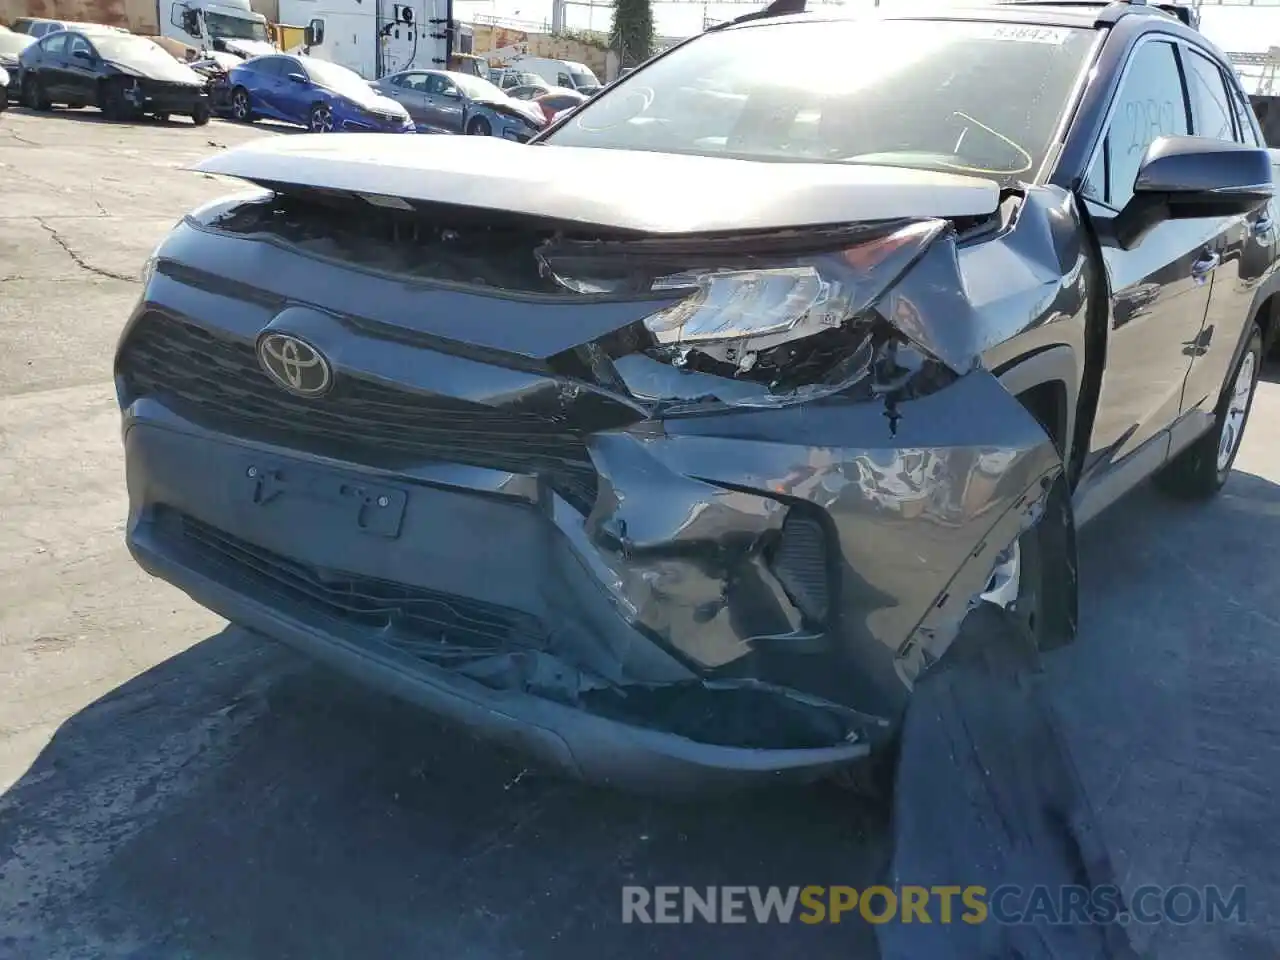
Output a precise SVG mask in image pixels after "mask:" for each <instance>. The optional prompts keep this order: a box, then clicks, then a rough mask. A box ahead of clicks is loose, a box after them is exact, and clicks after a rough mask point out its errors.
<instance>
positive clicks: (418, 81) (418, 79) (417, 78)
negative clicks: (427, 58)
mask: <svg viewBox="0 0 1280 960" xmlns="http://www.w3.org/2000/svg"><path fill="white" fill-rule="evenodd" d="M395 85H396V86H397V87H403V88H404V89H405V90H412V91H413V92H414V93H425V92H426V90H427V75H426V74H425V73H402V74H400V76H398V77H396V79H395Z"/></svg>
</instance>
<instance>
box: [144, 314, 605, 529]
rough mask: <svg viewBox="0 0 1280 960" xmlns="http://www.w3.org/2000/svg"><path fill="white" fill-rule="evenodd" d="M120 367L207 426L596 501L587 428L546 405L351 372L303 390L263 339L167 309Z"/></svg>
mask: <svg viewBox="0 0 1280 960" xmlns="http://www.w3.org/2000/svg"><path fill="white" fill-rule="evenodd" d="M119 372H120V374H121V375H122V376H123V377H124V379H125V382H126V384H127V385H128V389H129V392H130V393H131V395H133V396H135V397H144V396H155V397H157V398H158V399H161V400H162V401H163V402H165V403H166V404H167V405H169V406H171V407H172V408H173V409H174V410H175V411H176V412H179V413H181V414H182V415H183V416H185V417H187V418H188V419H190V420H192V421H193V422H195V423H199V424H202V425H204V426H207V427H208V428H209V429H213V430H218V431H220V432H224V433H232V434H234V435H236V436H241V437H244V438H246V439H256V440H261V441H263V442H267V443H273V444H277V445H279V446H285V447H289V448H291V449H297V450H304V451H307V452H310V453H317V454H320V455H322V456H330V457H334V458H335V459H341V460H346V461H348V462H352V463H363V464H367V465H369V466H375V467H381V468H385V469H396V468H400V467H407V466H411V465H413V464H415V463H420V462H421V461H423V460H440V461H445V462H450V463H465V464H470V465H472V466H478V467H489V468H491V469H496V470H510V471H513V472H517V473H532V474H538V475H541V476H543V477H545V478H546V480H547V482H548V483H549V484H550V485H551V487H552V488H553V489H554V490H556V491H557V492H558V493H559V494H560V495H561V496H562V497H564V498H565V499H566V500H567V501H569V502H570V503H572V504H573V505H574V506H575V507H577V508H578V509H579V510H582V511H583V512H587V511H589V510H590V509H591V505H592V504H593V503H594V502H595V497H596V479H597V478H596V472H595V468H594V466H593V465H592V463H591V458H590V456H589V455H588V453H587V448H586V444H585V442H584V441H583V438H582V436H581V435H579V434H577V433H575V432H573V431H572V430H570V429H568V428H566V427H565V425H564V424H563V423H561V422H558V421H556V420H553V419H552V418H551V417H549V416H545V415H542V414H538V413H532V412H527V411H510V410H499V409H495V408H493V407H486V406H484V405H482V404H476V403H467V402H465V401H460V400H452V399H449V398H444V397H433V396H428V395H424V394H419V393H414V392H411V391H408V390H403V389H399V388H396V387H392V386H387V385H385V384H381V383H377V382H375V381H372V380H366V379H363V378H360V377H353V376H348V375H341V376H338V377H336V378H335V380H334V387H333V390H332V391H331V392H330V393H328V394H326V395H325V396H323V397H320V398H317V399H305V400H304V399H302V398H299V397H295V396H293V395H292V394H289V393H287V392H285V391H284V390H283V389H281V388H280V387H278V386H276V385H275V383H274V382H273V381H272V380H270V379H269V378H268V377H267V375H266V374H265V373H264V372H263V371H262V369H261V368H260V367H259V366H258V361H257V355H256V353H255V351H254V346H253V344H251V343H245V342H243V341H240V340H235V339H232V338H230V337H228V336H226V335H224V334H221V333H215V332H213V331H210V330H206V329H204V328H202V327H198V326H195V325H194V324H190V323H187V322H185V321H181V320H177V319H173V318H170V317H167V316H162V315H158V314H148V315H146V316H144V317H142V318H141V319H140V320H139V322H138V323H137V324H136V326H135V327H134V329H133V331H132V332H131V333H130V335H129V338H128V340H127V342H126V343H125V344H124V346H123V348H122V350H121V353H120V362H119Z"/></svg>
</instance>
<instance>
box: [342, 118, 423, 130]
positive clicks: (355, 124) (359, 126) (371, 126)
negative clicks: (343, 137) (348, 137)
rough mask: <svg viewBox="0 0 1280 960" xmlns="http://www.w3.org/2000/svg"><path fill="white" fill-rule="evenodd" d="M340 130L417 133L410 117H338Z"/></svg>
mask: <svg viewBox="0 0 1280 960" xmlns="http://www.w3.org/2000/svg"><path fill="white" fill-rule="evenodd" d="M338 125H339V129H341V130H344V131H346V132H348V133H417V132H418V129H417V127H416V126H414V123H413V121H412V120H410V119H409V117H408V116H404V117H381V116H375V115H363V114H361V115H358V116H353V115H350V114H344V115H341V116H339V117H338Z"/></svg>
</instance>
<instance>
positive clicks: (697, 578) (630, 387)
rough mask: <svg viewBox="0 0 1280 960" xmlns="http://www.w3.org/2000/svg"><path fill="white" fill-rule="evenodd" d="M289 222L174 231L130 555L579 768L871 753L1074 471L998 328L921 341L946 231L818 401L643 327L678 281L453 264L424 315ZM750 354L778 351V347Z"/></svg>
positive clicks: (138, 450) (132, 444)
mask: <svg viewBox="0 0 1280 960" xmlns="http://www.w3.org/2000/svg"><path fill="white" fill-rule="evenodd" d="M933 236H934V237H935V238H936V237H937V236H938V234H937V232H935V233H934V235H933ZM300 242H301V241H299V240H298V238H297V237H292V238H290V240H289V242H279V240H278V239H277V240H276V241H273V242H263V240H262V238H261V237H260V236H256V235H255V236H247V235H243V234H241V235H237V234H236V233H235V232H234V231H207V230H205V229H203V228H201V227H198V226H197V225H195V224H191V223H188V224H184V225H182V226H180V227H179V228H178V229H177V230H176V231H175V233H174V234H173V235H172V236H171V237H170V238H169V240H168V241H166V243H165V245H163V246H162V248H161V250H160V251H158V257H157V261H156V264H155V266H154V269H153V270H152V272H151V273H150V275H149V277H148V281H147V287H146V291H145V293H144V298H143V301H142V302H141V304H140V306H139V308H138V311H137V312H136V314H135V316H134V318H133V320H132V321H131V323H130V325H129V327H128V328H127V329H126V331H125V333H124V335H123V338H122V343H121V349H120V353H119V356H118V358H117V388H118V392H119V395H120V400H121V404H122V407H123V409H124V415H125V425H124V427H125V447H126V459H127V473H128V484H129V494H130V519H129V526H128V540H129V545H130V549H131V550H132V552H133V554H134V556H135V557H136V558H137V560H138V562H139V563H140V564H141V565H142V566H143V567H144V568H145V569H147V570H148V571H149V572H151V573H153V574H155V575H157V576H160V577H162V578H164V579H166V580H168V581H170V582H172V583H174V584H176V585H177V586H179V587H180V588H181V589H183V590H185V591H187V592H188V593H189V594H190V595H191V596H192V597H194V598H195V599H196V600H197V601H199V602H200V603H202V604H204V605H205V606H207V607H209V608H210V609H212V610H214V611H215V612H217V613H219V614H220V615H222V616H224V617H226V618H228V619H230V620H232V621H233V622H236V623H240V624H243V625H244V626H247V627H249V628H251V629H254V630H257V631H259V632H261V633H263V634H266V635H268V636H271V637H274V638H276V639H279V640H282V641H284V642H287V643H290V644H293V645H295V646H297V647H299V648H302V649H304V650H306V651H308V652H310V653H312V654H313V655H315V656H317V657H319V658H321V659H323V660H325V661H327V662H329V663H331V664H334V665H336V666H338V667H339V668H341V669H344V670H346V671H348V672H350V673H352V674H354V675H356V676H359V677H361V678H363V679H365V680H367V681H369V682H372V683H375V684H376V685H378V686H380V687H382V688H383V689H385V690H387V691H388V692H391V693H394V694H396V695H399V696H402V697H405V698H408V699H410V700H413V701H415V702H418V703H421V704H424V705H426V706H428V707H430V708H431V709H433V710H435V711H437V712H439V713H440V714H442V715H444V716H446V717H450V718H452V719H454V720H456V721H459V722H461V723H463V724H464V725H466V726H468V727H470V728H471V729H473V730H474V731H475V732H477V733H480V734H484V735H488V736H492V737H495V738H497V739H500V740H504V741H507V742H509V743H511V744H514V745H516V746H518V747H519V748H521V749H523V750H526V751H528V752H530V753H531V754H533V755H535V756H537V757H539V758H540V759H542V760H543V761H544V762H547V763H550V764H552V765H554V766H557V767H559V768H562V769H563V770H565V771H567V772H569V773H571V774H574V775H578V776H582V777H585V778H588V779H592V780H598V781H605V782H609V783H614V784H619V785H625V786H628V787H633V788H636V787H639V788H644V787H646V786H647V787H654V786H659V787H661V788H662V789H669V788H671V787H674V786H679V785H680V784H681V783H684V782H688V783H690V784H691V785H692V784H695V783H696V784H697V785H704V784H705V783H707V782H708V781H722V782H725V783H727V784H736V783H739V782H741V781H743V780H744V779H751V778H758V777H760V776H761V775H775V776H776V775H791V776H797V777H814V776H818V775H821V774H823V773H826V772H829V771H831V770H832V769H834V768H837V767H840V766H843V765H846V764H849V763H852V762H856V761H858V760H859V759H861V758H863V757H865V756H867V754H868V753H869V752H870V751H871V750H872V749H873V748H874V747H875V746H876V745H877V743H878V742H880V741H881V740H883V739H884V738H885V737H887V736H888V735H889V733H890V731H891V729H892V725H893V723H894V722H895V721H896V719H897V717H898V716H899V714H900V712H901V710H902V708H903V705H904V703H905V698H906V697H907V696H908V694H909V692H910V689H911V686H912V684H913V682H914V681H915V679H916V677H917V676H919V674H920V673H921V671H922V670H924V669H926V668H927V667H928V666H929V665H930V664H931V663H933V662H934V661H935V660H936V659H937V658H939V657H940V656H941V655H942V653H943V652H944V651H945V649H946V647H947V646H948V644H949V643H950V642H951V640H952V638H953V637H954V636H955V633H956V631H957V629H958V627H959V623H960V621H961V620H962V619H963V617H964V615H965V613H966V612H967V611H968V610H969V609H970V607H971V605H972V603H973V601H974V599H975V597H977V596H978V595H979V594H981V592H982V591H983V589H984V587H985V586H986V584H987V581H988V579H989V578H990V576H991V572H992V569H993V567H994V566H995V565H996V563H997V561H998V560H999V558H1000V557H1001V555H1002V553H1003V552H1004V551H1005V550H1006V549H1007V548H1008V547H1009V545H1010V544H1012V543H1013V542H1015V541H1016V540H1017V539H1018V537H1019V536H1020V534H1021V533H1022V532H1023V531H1024V530H1026V529H1027V528H1028V527H1029V526H1031V525H1032V524H1034V523H1035V521H1036V519H1037V517H1038V516H1039V513H1040V510H1041V509H1042V507H1043V505H1044V503H1045V500H1046V498H1047V496H1048V492H1049V489H1050V486H1051V484H1052V481H1053V480H1054V479H1055V478H1056V477H1057V475H1058V473H1059V472H1060V470H1061V463H1060V461H1059V458H1058V454H1057V452H1056V450H1055V449H1054V446H1053V444H1052V443H1051V441H1050V440H1049V438H1048V437H1047V436H1046V434H1045V433H1044V431H1043V430H1042V429H1041V427H1040V426H1039V424H1037V423H1036V421H1035V420H1034V418H1032V417H1031V416H1030V415H1029V414H1028V413H1027V412H1026V411H1025V410H1024V408H1023V407H1022V406H1021V405H1020V404H1019V403H1018V402H1017V401H1016V400H1015V399H1014V398H1012V397H1011V396H1010V395H1009V394H1008V393H1007V392H1006V391H1005V390H1004V389H1003V388H1002V387H1001V386H1000V384H999V382H998V381H997V380H996V379H995V378H994V377H993V376H992V375H991V374H990V373H988V372H986V371H985V370H983V369H981V368H980V367H979V366H978V364H977V352H976V351H977V350H978V349H980V348H981V346H982V344H981V343H979V342H978V341H977V338H975V337H972V336H970V337H969V339H968V340H966V339H965V336H964V335H963V334H962V333H960V332H957V331H956V330H955V329H954V328H953V327H948V328H947V329H946V331H945V332H946V339H945V340H944V339H940V338H939V339H936V340H935V341H934V342H933V343H930V344H929V347H930V349H931V350H932V353H927V354H926V353H919V352H917V350H918V346H919V341H929V340H930V337H931V334H930V327H929V325H930V323H931V322H932V323H939V322H940V318H942V317H943V316H945V315H947V314H949V316H950V318H951V319H955V317H956V311H957V310H958V309H959V308H960V307H962V306H963V303H962V302H958V301H957V299H956V298H955V297H952V298H950V299H949V300H948V301H947V302H946V303H942V302H939V300H938V293H937V291H938V290H943V289H945V285H943V284H939V283H937V282H936V281H937V279H938V274H937V271H939V270H943V271H949V272H952V273H954V270H955V248H954V245H953V244H952V243H951V241H950V239H949V234H948V239H946V240H945V241H943V242H939V243H937V244H935V245H934V246H933V247H930V248H929V249H928V251H927V252H926V253H925V255H924V256H923V257H915V258H914V260H913V262H914V264H915V266H914V269H915V271H917V273H918V275H919V277H920V278H921V280H920V283H918V284H914V285H913V284H904V283H899V284H897V285H896V286H895V287H894V291H893V296H892V297H891V298H889V299H886V300H884V301H882V309H884V310H886V311H892V312H893V313H894V314H895V315H896V316H897V318H898V319H897V321H896V322H895V326H896V327H897V328H898V330H899V332H900V333H902V334H904V336H903V338H900V339H898V340H896V341H895V346H896V347H897V348H899V352H898V353H895V354H894V358H895V359H894V362H893V363H890V364H888V365H887V367H886V365H885V364H883V363H879V362H878V361H875V360H874V359H871V360H868V363H867V366H866V367H865V368H864V369H862V371H861V373H860V374H859V375H857V376H853V375H851V376H850V378H849V379H848V380H847V381H834V382H829V383H828V385H829V386H834V388H833V389H824V390H822V391H821V392H820V393H819V394H817V395H814V397H813V399H811V400H810V399H803V400H801V399H797V400H796V401H795V402H790V401H788V402H776V401H770V400H769V399H768V397H770V396H772V397H778V396H780V395H782V394H780V393H778V392H777V391H775V390H772V389H771V390H769V391H766V393H763V394H762V393H761V392H760V390H759V389H758V387H759V383H760V382H767V380H768V378H767V377H762V378H761V379H760V380H758V381H755V382H753V381H751V380H749V379H746V378H744V379H741V380H738V379H734V378H731V377H730V378H726V377H725V376H723V375H722V371H723V364H725V363H730V362H734V359H735V358H734V357H733V356H732V355H731V356H728V357H726V356H725V355H724V354H723V353H720V354H718V355H717V356H715V357H713V358H712V360H711V361H709V362H705V363H704V362H702V360H705V358H702V360H699V359H698V358H696V357H695V358H694V360H693V361H692V362H691V363H685V364H683V365H682V364H679V363H672V362H664V360H666V361H670V360H671V359H672V357H671V355H670V354H669V353H665V354H664V353H662V352H661V351H660V350H659V351H654V350H650V351H647V352H646V351H643V350H636V349H634V346H633V345H632V346H628V345H627V344H628V343H629V342H630V341H627V340H626V338H625V337H620V334H619V331H624V330H629V329H630V330H634V327H635V324H636V323H637V322H638V321H640V320H641V319H642V318H643V317H645V316H648V315H650V314H652V313H653V311H654V310H655V309H659V308H662V307H664V305H667V304H670V303H671V302H673V301H672V300H671V299H666V300H663V299H661V298H658V299H657V300H656V301H655V300H652V299H651V300H650V301H647V302H640V303H637V302H634V301H630V300H623V301H619V300H616V299H614V300H608V299H605V300H599V301H596V300H591V299H588V300H586V301H585V302H581V303H572V302H569V301H566V300H564V299H560V300H554V301H551V300H548V301H546V302H542V301H539V300H537V299H536V298H514V299H511V298H508V299H504V298H497V297H494V296H493V295H492V294H485V293H484V292H478V291H475V290H465V289H461V288H449V289H441V288H435V289H433V292H432V293H431V296H432V298H433V299H434V305H433V309H431V310H423V309H422V296H423V294H422V288H421V287H418V286H415V284H414V283H413V282H405V281H404V280H403V279H400V280H396V281H394V282H388V278H387V277H386V276H385V275H379V274H377V273H375V272H371V271H369V270H366V269H359V268H356V267H353V266H344V265H342V263H340V262H338V259H337V258H334V257H331V258H330V259H328V260H327V261H326V262H325V263H324V264H323V266H322V267H319V266H318V265H317V260H316V258H315V251H314V250H307V249H305V248H304V247H302V246H300V245H299V244H300ZM330 252H332V251H330ZM340 252H341V254H342V259H343V260H344V261H345V262H346V263H348V264H349V263H350V259H351V256H352V249H351V248H346V249H344V250H342V251H340ZM560 252H561V253H562V252H563V251H562V250H561V251H560ZM930 258H936V262H930ZM552 259H554V258H552ZM192 264H200V265H201V266H200V267H198V268H196V267H193V266H191V265H192ZM317 269H323V270H324V276H325V277H326V282H325V283H324V284H323V287H322V289H320V290H319V292H318V293H316V294H315V296H314V300H315V302H312V303H309V304H307V305H305V306H304V305H299V304H298V303H297V301H296V299H295V297H296V292H297V291H298V290H300V289H308V287H307V285H306V284H305V283H303V282H302V280H303V278H304V277H306V276H312V277H314V276H315V271H316V270H317ZM596 279H598V278H596ZM309 289H316V288H315V286H314V285H312V286H311V287H310V288H309ZM951 289H953V290H958V289H959V287H958V286H957V285H952V287H951ZM370 304H377V309H378V315H377V316H376V317H370V316H369V305H370ZM885 304H888V305H889V306H884V305H885ZM459 318H464V319H465V323H466V334H465V339H466V340H467V341H468V342H469V344H470V347H469V348H468V349H466V350H462V349H459V348H458V342H459V340H461V339H463V337H460V336H459V335H458V333H457V332H456V331H454V330H451V328H450V324H457V323H459V322H461V321H460V320H459ZM931 318H934V319H931ZM912 323H914V324H915V326H914V327H912V326H911V324H912ZM959 326H960V327H961V328H962V329H963V327H964V326H965V325H963V324H961V325H959ZM936 329H938V330H940V331H941V330H943V328H942V327H941V326H939V327H937V328H936ZM531 330H533V331H537V333H538V336H537V337H531V336H530V331H531ZM263 332H278V333H284V334H287V335H289V336H291V337H295V338H297V340H298V342H299V343H301V344H303V345H304V346H306V347H308V348H310V349H314V350H315V351H316V352H317V353H318V354H319V355H321V356H323V357H325V358H327V362H328V363H330V364H331V365H332V368H333V379H334V384H335V385H334V388H333V391H332V393H331V394H329V395H327V396H326V397H324V398H323V400H322V401H308V400H303V399H299V398H296V397H291V396H290V395H289V394H288V393H287V392H285V391H282V390H280V389H279V386H278V385H277V384H273V383H271V382H270V380H269V379H267V377H266V376H265V375H264V374H263V373H262V371H261V369H260V368H259V365H258V362H257V357H256V355H255V348H254V344H255V341H256V340H257V338H258V337H259V336H260V334H262V333H263ZM784 345H785V344H784ZM662 346H663V345H662V344H659V347H662ZM667 346H669V345H667ZM676 346H677V347H679V346H680V345H679V344H676ZM757 347H758V348H759V349H758V350H757V351H756V352H757V353H758V355H760V357H761V359H760V361H759V362H760V363H761V364H762V366H761V367H760V368H759V369H763V370H767V368H768V365H769V363H770V362H775V360H776V358H775V360H771V358H770V356H769V354H768V351H770V350H774V349H779V346H778V344H777V343H776V342H775V341H769V340H766V341H764V342H763V345H762V346H761V345H760V344H757ZM883 347H884V344H883V343H881V344H878V345H877V346H876V347H875V349H874V350H872V353H875V354H876V355H877V356H881V359H883V357H882V354H883ZM567 355H572V359H573V363H572V364H570V363H567V362H566V360H565V358H566V356H567ZM498 358H501V361H500V362H499V359H498ZM737 359H738V362H739V363H740V359H741V358H740V357H739V358H737ZM819 359H820V358H819ZM810 361H811V362H817V361H816V359H814V358H812V357H811V358H810ZM700 364H701V366H700ZM828 380H830V378H828ZM786 390H790V391H792V392H793V393H796V391H800V392H803V387H796V386H789V387H786V388H785V390H784V391H783V392H784V393H785V391H786ZM566 425H568V427H566Z"/></svg>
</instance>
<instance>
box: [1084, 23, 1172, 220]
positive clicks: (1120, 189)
mask: <svg viewBox="0 0 1280 960" xmlns="http://www.w3.org/2000/svg"><path fill="white" fill-rule="evenodd" d="M1189 132H1190V126H1189V124H1188V122H1187V103H1186V99H1185V98H1184V97H1183V94H1182V77H1181V75H1180V73H1179V71H1178V61H1177V59H1176V58H1175V55H1174V50H1173V44H1172V43H1165V42H1164V41H1155V42H1147V43H1143V44H1140V45H1139V46H1138V48H1137V49H1136V50H1135V51H1134V52H1133V56H1132V57H1131V58H1130V60H1129V68H1128V72H1127V73H1126V74H1125V78H1124V81H1123V83H1122V85H1121V87H1120V90H1119V92H1118V93H1117V95H1116V100H1115V103H1114V105H1113V109H1112V113H1111V120H1110V123H1109V125H1108V127H1107V131H1106V134H1105V136H1104V137H1103V140H1102V143H1101V144H1100V145H1099V148H1098V152H1097V154H1096V155H1095V156H1094V159H1093V163H1092V165H1091V166H1090V168H1089V173H1088V175H1087V176H1086V177H1085V182H1084V186H1083V187H1082V192H1083V193H1084V195H1085V196H1086V197H1089V198H1090V199H1092V200H1098V201H1101V202H1102V203H1105V204H1107V205H1108V206H1110V207H1113V208H1114V209H1116V210H1119V209H1121V208H1122V207H1123V206H1124V205H1125V204H1126V203H1128V202H1129V200H1130V198H1131V197H1132V196H1133V184H1134V182H1135V181H1136V180H1137V179H1138V167H1139V166H1140V165H1141V164H1142V158H1143V157H1144V156H1146V153H1147V148H1148V147H1150V146H1151V144H1152V142H1153V141H1155V140H1156V139H1157V138H1159V137H1170V136H1185V135H1186V134H1188V133H1189Z"/></svg>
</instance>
